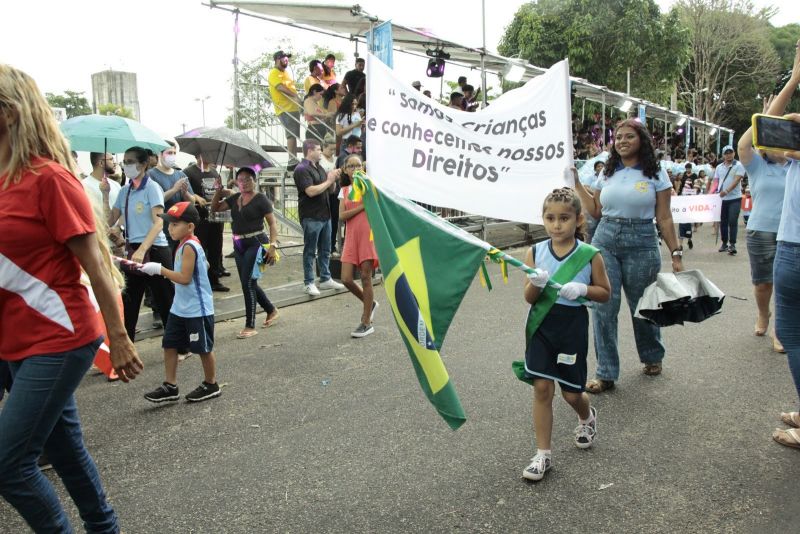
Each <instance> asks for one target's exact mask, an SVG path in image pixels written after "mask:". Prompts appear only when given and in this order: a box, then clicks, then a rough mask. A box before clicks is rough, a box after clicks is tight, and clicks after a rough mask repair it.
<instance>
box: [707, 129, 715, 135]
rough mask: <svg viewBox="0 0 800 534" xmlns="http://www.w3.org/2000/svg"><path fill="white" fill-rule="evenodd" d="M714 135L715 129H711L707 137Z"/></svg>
mask: <svg viewBox="0 0 800 534" xmlns="http://www.w3.org/2000/svg"><path fill="white" fill-rule="evenodd" d="M716 134H717V129H716V128H711V131H709V132H708V135H716Z"/></svg>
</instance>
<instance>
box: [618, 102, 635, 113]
mask: <svg viewBox="0 0 800 534" xmlns="http://www.w3.org/2000/svg"><path fill="white" fill-rule="evenodd" d="M632 105H633V102H632V101H630V100H625V102H623V103H622V105H621V106H620V107H619V110H620V111H621V112H623V113H627V112H628V111H629V110H630V109H631V106H632Z"/></svg>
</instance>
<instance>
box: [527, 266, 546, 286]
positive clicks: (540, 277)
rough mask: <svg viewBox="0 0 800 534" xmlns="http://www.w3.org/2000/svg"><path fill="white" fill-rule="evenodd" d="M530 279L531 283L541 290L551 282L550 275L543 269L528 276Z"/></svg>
mask: <svg viewBox="0 0 800 534" xmlns="http://www.w3.org/2000/svg"><path fill="white" fill-rule="evenodd" d="M528 279H529V280H530V281H531V284H533V285H534V286H536V287H538V288H540V289H541V288H543V287H544V286H546V285H547V281H548V280H550V273H548V272H547V271H544V270H542V269H536V271H535V272H533V273H530V274H528Z"/></svg>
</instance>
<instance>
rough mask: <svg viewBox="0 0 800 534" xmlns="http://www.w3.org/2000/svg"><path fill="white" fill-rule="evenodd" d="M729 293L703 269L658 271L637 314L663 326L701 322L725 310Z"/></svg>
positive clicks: (645, 293)
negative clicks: (705, 273)
mask: <svg viewBox="0 0 800 534" xmlns="http://www.w3.org/2000/svg"><path fill="white" fill-rule="evenodd" d="M723 300H725V294H724V293H723V292H722V291H720V289H719V288H718V287H717V286H715V285H714V284H713V283H712V282H711V281H710V280H709V279H708V278H706V277H705V276H704V275H703V273H702V272H700V271H699V270H696V269H694V270H689V271H683V272H680V273H658V277H657V278H656V281H655V282H653V283H652V284H650V285H649V286H647V287H646V288H645V290H644V293H643V294H642V298H641V299H639V304H638V305H637V306H636V313H635V314H634V317H637V318H639V319H647V320H648V321H650V322H652V323H655V324H657V325H659V326H671V325H674V324H683V323H684V322H690V323H699V322H701V321H704V320H706V319H708V318H709V317H711V316H712V315H716V314H718V313H719V312H720V311H721V310H722V302H723Z"/></svg>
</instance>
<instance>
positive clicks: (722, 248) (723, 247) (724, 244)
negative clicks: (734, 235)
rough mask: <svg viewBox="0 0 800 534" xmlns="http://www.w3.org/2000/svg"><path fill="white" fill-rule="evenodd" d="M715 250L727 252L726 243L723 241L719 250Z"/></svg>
mask: <svg viewBox="0 0 800 534" xmlns="http://www.w3.org/2000/svg"><path fill="white" fill-rule="evenodd" d="M717 252H728V244H727V243H723V244H722V246H720V247H719V250H718V251H717Z"/></svg>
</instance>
